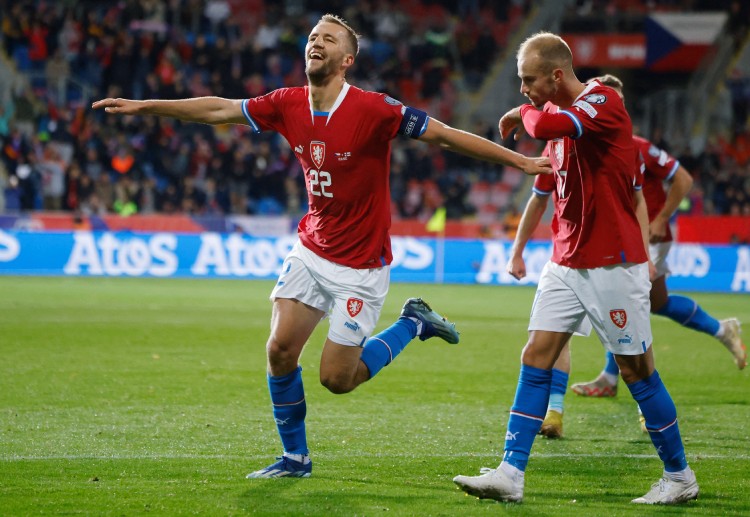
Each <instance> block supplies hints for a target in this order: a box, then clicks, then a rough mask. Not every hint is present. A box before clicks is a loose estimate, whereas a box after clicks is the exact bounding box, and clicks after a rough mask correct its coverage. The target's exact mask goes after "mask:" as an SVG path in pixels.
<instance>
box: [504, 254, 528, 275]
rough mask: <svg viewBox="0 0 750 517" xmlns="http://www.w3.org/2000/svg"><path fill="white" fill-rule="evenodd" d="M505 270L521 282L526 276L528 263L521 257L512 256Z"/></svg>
mask: <svg viewBox="0 0 750 517" xmlns="http://www.w3.org/2000/svg"><path fill="white" fill-rule="evenodd" d="M505 270H506V271H507V272H508V273H510V276H512V277H513V278H515V279H516V280H521V279H522V278H523V277H525V276H526V262H524V260H523V257H521V256H515V255H514V256H512V257H511V258H510V260H509V261H508V263H507V264H506V265H505Z"/></svg>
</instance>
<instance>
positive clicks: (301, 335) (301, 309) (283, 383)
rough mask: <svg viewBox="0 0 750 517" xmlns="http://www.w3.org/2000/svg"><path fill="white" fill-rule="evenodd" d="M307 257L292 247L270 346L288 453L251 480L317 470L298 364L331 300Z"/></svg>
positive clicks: (273, 388)
mask: <svg viewBox="0 0 750 517" xmlns="http://www.w3.org/2000/svg"><path fill="white" fill-rule="evenodd" d="M307 255H308V253H307V252H305V250H304V249H302V247H301V245H300V244H299V243H297V244H296V245H295V246H294V248H292V250H291V252H290V253H289V255H288V256H287V258H286V259H285V260H284V264H283V265H282V272H281V275H280V276H279V281H278V282H277V284H276V286H275V287H274V289H273V291H272V292H271V296H270V299H271V300H272V301H273V310H272V315H271V334H270V337H269V338H268V341H267V343H266V353H267V356H268V373H267V377H268V390H269V393H270V395H271V403H272V407H273V416H274V420H275V422H276V429H277V431H278V433H279V437H280V438H281V443H282V445H283V448H284V454H283V456H282V457H281V458H279V461H278V462H276V463H274V464H272V465H269V466H268V467H266V468H263V469H260V470H257V471H255V472H252V473H250V474H248V475H247V477H248V478H273V477H308V476H309V475H310V473H311V471H312V463H311V462H310V459H309V450H308V446H307V436H306V432H305V417H306V415H307V404H306V402H305V391H304V386H303V383H302V368H301V367H300V366H299V364H298V363H299V357H300V354H301V353H302V349H303V348H304V346H305V343H306V342H307V340H308V339H309V337H310V335H311V334H312V331H313V330H314V329H315V326H316V325H317V324H318V323H319V322H320V320H321V319H322V318H323V317H324V316H325V313H326V311H327V309H328V307H329V306H330V303H331V300H330V297H328V296H327V294H326V293H325V292H323V291H322V290H321V289H320V285H319V283H318V282H317V281H316V279H315V278H314V276H313V273H312V266H311V267H308V266H310V264H309V257H308V256H307Z"/></svg>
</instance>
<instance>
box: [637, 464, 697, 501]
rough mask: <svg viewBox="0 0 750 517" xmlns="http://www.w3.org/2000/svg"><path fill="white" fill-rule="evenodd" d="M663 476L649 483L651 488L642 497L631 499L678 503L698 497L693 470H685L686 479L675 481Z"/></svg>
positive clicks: (665, 474) (665, 475)
mask: <svg viewBox="0 0 750 517" xmlns="http://www.w3.org/2000/svg"><path fill="white" fill-rule="evenodd" d="M667 476H668V474H667V473H666V472H665V473H664V476H663V477H662V478H661V479H660V480H659V481H657V482H656V483H654V484H653V485H651V490H649V491H648V493H647V494H646V495H644V496H643V497H638V498H636V499H633V500H632V501H631V502H633V503H635V504H678V503H684V502H686V501H691V500H693V499H698V481H696V479H695V472H693V470H692V469H691V468H690V467H688V468H687V470H686V471H685V477H686V479H685V480H683V481H676V480H673V479H670V478H669V477H667Z"/></svg>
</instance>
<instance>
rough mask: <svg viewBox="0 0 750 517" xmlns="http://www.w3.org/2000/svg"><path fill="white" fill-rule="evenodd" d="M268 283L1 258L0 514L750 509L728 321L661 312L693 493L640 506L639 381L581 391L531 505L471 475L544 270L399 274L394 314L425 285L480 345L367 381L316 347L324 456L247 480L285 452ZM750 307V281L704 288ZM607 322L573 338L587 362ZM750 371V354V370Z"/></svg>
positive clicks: (411, 356)
mask: <svg viewBox="0 0 750 517" xmlns="http://www.w3.org/2000/svg"><path fill="white" fill-rule="evenodd" d="M271 285H272V284H271V283H268V282H244V281H222V280H154V279H151V280H142V279H91V278H79V279H74V278H15V277H0V352H1V353H2V360H1V361H0V388H1V389H0V515H8V516H17V515H20V516H22V515H32V514H34V515H36V514H66V515H78V514H83V515H145V514H148V515H180V514H198V515H243V514H268V515H321V516H323V515H324V516H329V515H342V516H350V515H385V514H391V515H445V516H454V515H462V516H463V515H488V514H498V513H501V514H504V513H507V514H513V515H552V516H564V515H576V516H585V515H608V516H615V515H644V514H649V515H652V514H653V515H750V496H749V495H748V494H750V452H749V448H748V440H749V438H750V407H749V406H748V393H749V391H748V384H749V383H750V379H749V375H750V374H749V373H748V372H739V371H737V369H736V367H735V366H734V364H733V363H732V360H731V356H730V355H729V354H728V353H727V352H726V350H725V349H724V348H723V347H722V346H721V345H720V344H718V342H716V341H715V340H713V339H712V338H710V337H707V336H705V335H702V334H697V333H695V332H692V331H689V330H686V329H684V328H682V327H678V326H677V325H675V324H674V323H672V322H670V321H668V320H665V319H662V318H654V319H653V323H654V335H655V352H656V360H657V367H658V368H659V371H660V373H661V376H662V378H663V379H664V381H665V383H666V384H667V386H668V388H669V390H670V392H671V394H672V396H673V398H674V400H675V403H676V404H677V409H678V413H679V416H680V425H681V430H682V434H683V438H684V440H685V442H686V447H687V453H688V459H689V461H690V463H691V465H692V467H693V468H694V469H695V471H696V473H697V475H698V480H699V483H700V485H701V494H700V498H699V499H698V501H694V502H692V503H690V504H688V505H685V506H681V507H672V508H670V507H664V508H643V507H636V506H634V505H632V504H631V503H630V502H629V501H630V499H632V498H633V497H636V496H640V495H642V494H644V493H645V492H646V491H647V490H648V488H649V487H650V485H651V483H653V482H654V481H656V480H657V479H658V478H659V476H660V473H661V463H660V461H659V460H658V458H657V456H656V454H655V452H654V451H653V448H652V446H651V444H650V441H649V439H648V437H647V436H644V435H642V434H641V432H640V430H639V428H638V421H637V414H636V409H635V406H634V403H633V402H632V400H631V399H630V397H629V395H628V394H627V391H626V390H625V389H624V386H622V385H621V394H620V396H618V397H617V398H615V399H606V400H586V399H582V398H577V397H575V395H572V394H569V395H568V397H567V399H566V402H567V406H566V411H567V412H566V415H565V418H566V421H565V426H566V427H565V434H566V437H565V438H564V439H562V440H557V441H551V440H546V439H541V438H539V439H537V441H536V443H535V446H534V449H533V454H532V458H531V462H530V465H529V470H528V471H527V475H526V496H525V500H524V503H523V504H500V503H495V502H492V501H480V500H478V499H475V498H472V497H467V496H464V495H463V493H461V492H460V491H458V490H457V489H456V488H455V487H454V485H453V483H452V481H451V479H452V478H453V476H454V475H456V474H475V473H478V471H479V468H480V467H482V466H492V467H494V466H496V465H497V463H498V461H499V458H500V454H501V450H502V447H503V439H504V433H505V424H506V421H507V418H508V408H509V407H510V405H511V403H512V399H513V395H514V391H515V385H516V380H517V376H518V363H519V354H520V350H521V347H522V346H523V344H524V343H525V338H526V330H525V329H526V324H527V318H528V312H529V308H530V305H531V300H532V297H533V289H531V288H521V287H518V288H499V287H481V286H432V285H406V284H394V285H393V286H392V287H391V293H390V295H389V298H388V302H387V304H386V307H385V309H384V311H383V316H382V318H381V327H385V326H387V324H388V323H389V322H390V321H391V320H392V319H393V318H395V316H396V315H397V314H398V311H399V310H400V307H401V304H402V303H403V301H404V299H405V298H407V297H409V296H414V295H421V296H424V298H425V299H426V300H428V301H429V302H430V303H431V304H432V305H433V306H434V307H435V308H436V309H437V310H438V311H440V312H442V313H444V314H447V315H448V316H449V317H450V318H451V319H453V320H454V321H456V322H457V323H458V327H459V329H460V331H461V339H462V341H461V344H459V345H457V346H451V345H447V344H445V343H443V342H441V341H434V340H432V341H428V342H425V343H422V342H419V341H415V342H414V343H412V344H411V345H410V346H409V347H408V348H407V349H406V350H405V351H404V353H403V354H402V355H401V356H400V357H399V358H398V360H397V361H396V362H394V363H393V364H392V365H390V366H389V367H387V368H385V369H384V370H383V371H382V372H381V373H380V375H379V376H378V377H377V378H376V379H375V380H374V381H373V382H370V383H367V384H365V385H363V386H361V387H360V388H359V389H357V390H356V391H355V392H353V393H351V394H348V395H332V394H330V393H328V392H327V391H326V390H325V389H324V388H322V387H321V386H320V384H319V383H318V380H317V377H318V375H317V370H318V361H319V357H320V349H321V344H322V341H323V339H324V336H325V334H326V332H327V324H325V323H324V324H322V325H321V326H320V327H319V328H318V330H316V332H315V334H314V335H313V339H312V340H311V342H310V344H309V346H308V348H307V349H306V351H305V353H304V355H303V357H302V365H303V368H304V373H303V377H304V381H305V383H306V394H307V401H308V418H307V426H308V434H309V441H310V446H311V449H312V454H313V460H314V463H315V469H314V472H313V477H311V478H310V479H304V480H288V479H281V480H252V481H251V480H246V479H245V477H244V476H245V474H246V473H247V472H249V471H251V470H255V469H257V468H259V467H261V466H264V465H266V464H268V463H270V462H271V461H272V460H273V457H274V456H275V455H277V454H279V453H280V446H279V443H278V438H277V436H276V431H275V427H274V424H273V419H272V417H271V413H270V403H269V398H268V393H267V388H266V378H265V348H264V347H265V340H266V338H267V333H268V327H269V316H270V303H269V302H268V300H267V295H268V292H269V291H270V288H271ZM695 298H696V299H697V300H699V301H700V302H701V304H702V305H703V307H704V308H705V309H706V310H708V311H710V312H712V313H713V314H714V315H716V316H718V317H727V316H737V317H739V318H740V319H742V320H744V321H745V322H750V302H749V300H748V296H747V295H744V296H742V295H736V296H734V295H713V294H696V295H695ZM602 359H603V351H602V347H601V345H600V344H599V342H598V340H597V339H596V338H595V337H594V338H589V339H583V338H580V339H574V344H573V373H572V375H571V381H572V382H576V381H581V380H588V379H590V378H592V377H593V376H595V375H596V374H597V373H598V372H599V370H600V368H601V366H602ZM748 371H750V369H748Z"/></svg>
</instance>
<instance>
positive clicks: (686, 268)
mask: <svg viewBox="0 0 750 517" xmlns="http://www.w3.org/2000/svg"><path fill="white" fill-rule="evenodd" d="M296 239H297V237H296V236H295V235H286V236H283V237H267V238H261V237H249V236H246V235H242V234H239V233H231V234H224V233H211V232H207V233H201V234H180V233H170V232H163V233H135V232H89V231H82V232H34V231H21V230H7V231H5V230H0V275H41V276H43V275H55V276H66V275H69V276H106V277H118V276H120V277H123V276H132V277H182V278H184V277H199V278H205V277H207V278H245V279H252V278H257V279H274V278H276V277H277V276H278V273H279V270H280V268H281V264H282V262H283V260H284V257H285V256H286V254H287V253H288V252H289V250H290V249H291V247H292V245H293V244H294V242H295V241H296ZM510 245H511V243H510V242H507V241H499V240H480V239H434V238H432V239H431V238H417V237H393V264H392V270H391V279H392V280H393V281H396V282H422V283H455V284H490V285H524V284H536V282H537V281H538V280H539V275H540V274H541V272H542V268H543V267H544V264H545V263H546V262H547V261H548V260H549V257H550V255H551V251H552V249H551V244H550V243H549V242H530V243H529V244H528V246H527V248H526V252H525V255H524V258H525V261H526V269H527V277H526V278H524V279H523V280H522V281H520V282H519V281H517V280H515V279H514V278H513V277H511V276H510V275H509V274H508V273H507V272H506V271H505V267H506V264H507V262H508V258H509V256H510ZM668 263H669V267H670V269H671V271H672V275H671V276H670V278H669V280H668V285H669V287H670V289H672V290H685V291H714V292H743V293H749V292H750V246H728V245H727V246H719V245H711V246H709V245H700V244H675V245H674V246H673V247H672V251H671V253H670V255H669V258H668Z"/></svg>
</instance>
